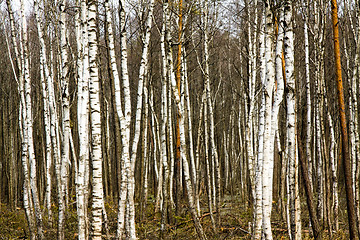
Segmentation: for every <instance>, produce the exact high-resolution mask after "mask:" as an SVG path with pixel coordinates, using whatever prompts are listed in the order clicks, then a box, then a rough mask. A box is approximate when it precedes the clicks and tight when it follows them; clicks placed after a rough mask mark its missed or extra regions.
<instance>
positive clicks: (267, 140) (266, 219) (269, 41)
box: [262, 0, 275, 239]
mask: <svg viewBox="0 0 360 240" xmlns="http://www.w3.org/2000/svg"><path fill="white" fill-rule="evenodd" d="M273 29H274V23H273V13H272V10H271V6H270V1H269V0H267V1H266V2H265V60H266V79H265V85H264V87H263V91H264V93H263V94H264V96H265V117H264V118H265V131H264V163H263V174H262V183H263V185H262V187H263V189H262V191H263V193H262V194H263V195H262V211H263V231H264V235H265V239H272V233H271V221H270V220H271V207H272V188H273V186H272V183H273V169H274V152H272V151H271V150H272V147H271V145H272V144H274V141H273V140H272V139H271V131H272V129H271V117H272V116H271V111H272V109H271V108H272V99H273V90H274V83H275V66H274V60H273V58H274V53H273V51H274V50H273V49H274V47H273V38H272V36H273Z"/></svg>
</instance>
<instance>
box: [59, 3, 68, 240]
mask: <svg viewBox="0 0 360 240" xmlns="http://www.w3.org/2000/svg"><path fill="white" fill-rule="evenodd" d="M66 4H67V0H63V1H61V2H60V6H59V9H60V20H59V25H60V52H61V93H62V94H61V103H62V142H61V162H60V163H59V164H60V165H59V168H60V170H59V171H58V174H59V175H58V184H59V187H58V191H59V192H58V195H59V196H58V198H59V220H58V238H59V239H60V240H62V239H65V234H64V227H65V226H64V224H65V208H66V203H65V202H66V201H65V199H66V196H67V183H66V182H67V179H68V177H67V165H68V164H69V163H70V108H69V89H68V85H69V79H68V74H69V63H68V55H67V39H66V34H67V29H66V13H65V7H66Z"/></svg>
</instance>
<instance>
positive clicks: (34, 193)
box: [20, 0, 44, 239]
mask: <svg viewBox="0 0 360 240" xmlns="http://www.w3.org/2000/svg"><path fill="white" fill-rule="evenodd" d="M20 5H21V31H22V50H23V69H22V71H23V77H24V82H23V84H24V94H25V109H23V110H24V111H25V112H26V113H25V115H24V117H25V118H24V129H25V131H26V132H27V140H28V142H27V151H28V161H29V165H30V194H31V198H32V201H33V204H34V206H33V207H34V213H35V219H36V227H37V235H38V237H39V238H40V239H43V238H44V233H43V226H42V214H41V209H40V202H39V194H38V189H37V175H36V159H35V150H34V142H33V141H34V140H33V119H32V118H33V117H32V105H31V78H30V63H29V61H30V60H29V58H30V57H29V52H28V46H27V45H28V41H27V34H28V33H27V23H26V17H25V7H24V2H23V0H22V1H20ZM20 84H21V83H20Z"/></svg>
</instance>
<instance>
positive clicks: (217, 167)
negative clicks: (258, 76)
mask: <svg viewBox="0 0 360 240" xmlns="http://www.w3.org/2000/svg"><path fill="white" fill-rule="evenodd" d="M204 4H205V8H204V13H203V22H204V60H205V89H206V100H207V101H206V104H207V107H208V109H209V115H208V116H205V117H209V119H210V136H209V137H210V142H211V160H212V161H213V163H214V164H213V165H212V167H213V171H214V173H213V178H214V180H213V188H214V192H213V194H214V204H215V208H216V212H217V215H216V216H217V219H216V225H219V224H220V165H219V157H218V151H217V146H216V143H215V123H214V110H213V104H212V99H211V88H210V75H209V74H210V72H209V50H208V43H209V39H208V38H209V37H208V3H207V0H205V1H204Z"/></svg>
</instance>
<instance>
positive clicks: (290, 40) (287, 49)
mask: <svg viewBox="0 0 360 240" xmlns="http://www.w3.org/2000/svg"><path fill="white" fill-rule="evenodd" d="M284 16H285V26H284V27H285V36H284V57H285V76H286V89H287V91H286V92H287V94H286V103H287V121H286V122H287V123H286V125H287V145H288V146H287V156H288V161H289V191H290V199H289V202H290V206H289V207H290V226H291V239H296V240H297V239H300V238H301V233H300V236H299V232H300V231H301V228H300V229H299V225H298V222H297V215H298V213H297V208H296V201H297V198H298V197H299V195H298V191H296V190H297V176H298V175H297V166H298V164H297V161H298V160H297V150H296V120H295V118H296V116H295V114H296V113H295V106H296V96H295V89H296V86H295V76H294V33H293V23H292V3H291V2H290V1H285V5H284Z"/></svg>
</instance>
